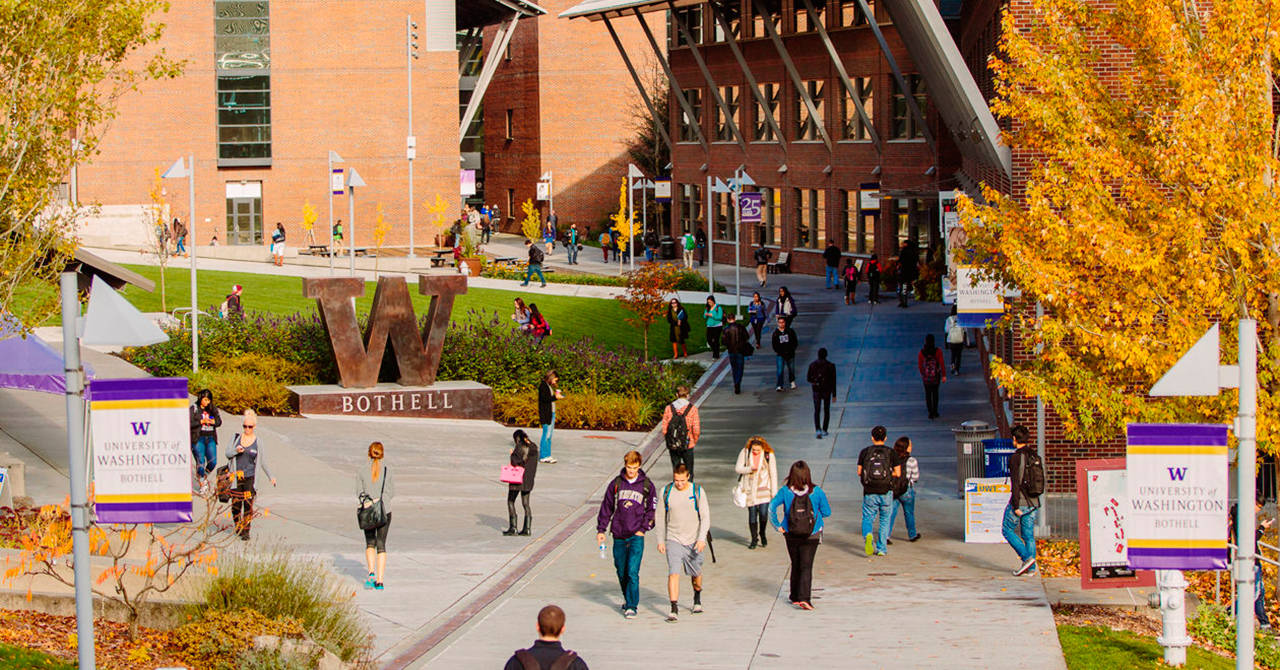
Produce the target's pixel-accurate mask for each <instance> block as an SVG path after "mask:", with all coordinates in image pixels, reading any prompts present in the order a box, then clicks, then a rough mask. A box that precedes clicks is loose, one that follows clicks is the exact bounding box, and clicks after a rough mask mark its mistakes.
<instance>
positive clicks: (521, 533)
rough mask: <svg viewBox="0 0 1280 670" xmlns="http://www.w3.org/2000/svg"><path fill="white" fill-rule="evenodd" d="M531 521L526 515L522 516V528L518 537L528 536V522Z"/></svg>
mask: <svg viewBox="0 0 1280 670" xmlns="http://www.w3.org/2000/svg"><path fill="white" fill-rule="evenodd" d="M531 520H532V517H530V516H529V515H528V514H526V515H524V528H521V529H520V532H519V533H517V534H518V535H529V522H530V521H531Z"/></svg>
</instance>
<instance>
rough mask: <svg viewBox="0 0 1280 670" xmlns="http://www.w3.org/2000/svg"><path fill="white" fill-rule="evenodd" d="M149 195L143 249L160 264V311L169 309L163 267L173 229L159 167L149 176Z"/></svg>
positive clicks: (166, 259)
mask: <svg viewBox="0 0 1280 670" xmlns="http://www.w3.org/2000/svg"><path fill="white" fill-rule="evenodd" d="M149 195H150V196H151V205H150V207H149V209H150V212H149V214H150V225H151V235H150V236H149V237H148V238H147V239H148V243H147V246H146V248H145V249H143V251H144V252H145V253H148V254H155V255H156V262H157V263H159V264H160V311H162V312H167V311H169V304H168V296H167V292H166V290H165V282H164V276H165V268H167V267H169V240H170V239H172V235H173V230H172V229H171V228H170V227H169V203H168V202H167V201H166V200H165V197H164V185H163V184H162V183H161V181H160V168H156V169H155V174H154V175H153V176H152V177H151V189H150V191H149Z"/></svg>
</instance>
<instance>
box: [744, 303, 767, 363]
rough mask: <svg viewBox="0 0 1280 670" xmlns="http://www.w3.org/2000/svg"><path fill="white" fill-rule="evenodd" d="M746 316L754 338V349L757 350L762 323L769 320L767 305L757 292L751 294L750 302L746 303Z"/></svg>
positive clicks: (762, 327) (762, 328)
mask: <svg viewBox="0 0 1280 670" xmlns="http://www.w3.org/2000/svg"><path fill="white" fill-rule="evenodd" d="M747 316H748V319H749V320H750V322H751V332H752V333H754V334H755V336H756V348H757V349H759V348H760V335H761V332H762V331H763V330H764V321H765V319H767V318H769V305H768V304H767V303H765V301H764V299H763V298H761V297H760V292H759V291H755V292H753V293H752V294H751V302H749V303H747Z"/></svg>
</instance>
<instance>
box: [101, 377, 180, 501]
mask: <svg viewBox="0 0 1280 670" xmlns="http://www.w3.org/2000/svg"><path fill="white" fill-rule="evenodd" d="M88 396H89V426H90V435H91V437H92V441H91V444H92V451H91V454H90V462H91V463H92V467H93V482H94V497H93V504H94V516H95V518H96V520H97V522H98V523H187V522H190V521H191V420H190V412H189V409H188V403H187V380H186V379H181V378H160V379H155V378H142V379H97V380H94V381H93V383H92V384H91V385H90V386H89V392H88Z"/></svg>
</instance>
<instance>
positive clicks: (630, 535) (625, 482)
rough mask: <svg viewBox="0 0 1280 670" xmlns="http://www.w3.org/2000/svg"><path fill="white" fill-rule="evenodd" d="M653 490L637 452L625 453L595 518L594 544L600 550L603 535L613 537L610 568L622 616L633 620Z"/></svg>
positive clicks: (653, 517)
mask: <svg viewBox="0 0 1280 670" xmlns="http://www.w3.org/2000/svg"><path fill="white" fill-rule="evenodd" d="M657 498H658V496H657V489H656V488H654V485H653V482H652V481H650V480H649V478H648V477H646V476H645V474H644V470H641V469H640V452H638V451H628V452H627V454H626V456H624V457H623V458H622V470H621V471H620V472H619V473H618V476H617V477H614V478H613V481H612V482H610V483H609V486H608V487H607V488H606V489H605V492H604V498H603V499H602V500H601V501H600V513H599V514H598V515H596V542H597V543H598V544H599V545H600V548H601V550H602V551H603V549H604V538H605V532H606V531H607V532H608V533H610V534H612V535H613V567H614V569H615V570H616V571H617V573H618V586H619V587H620V588H621V589H622V615H623V616H624V617H626V618H628V619H634V618H635V616H636V610H637V609H638V608H639V607H640V561H641V560H642V559H643V558H644V534H645V533H646V532H647V531H649V530H651V529H652V528H653V526H654V522H655V521H656V514H657V502H658V501H657Z"/></svg>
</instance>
